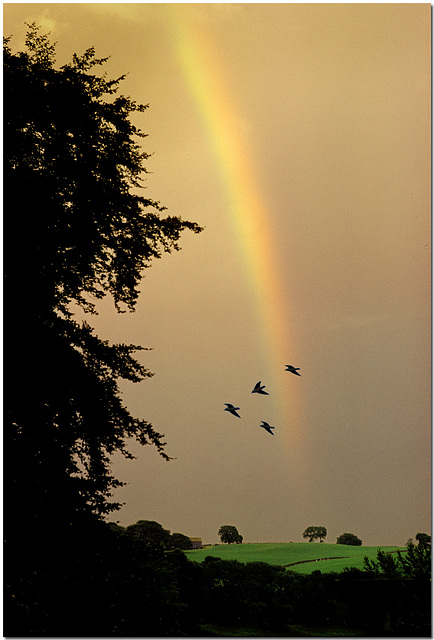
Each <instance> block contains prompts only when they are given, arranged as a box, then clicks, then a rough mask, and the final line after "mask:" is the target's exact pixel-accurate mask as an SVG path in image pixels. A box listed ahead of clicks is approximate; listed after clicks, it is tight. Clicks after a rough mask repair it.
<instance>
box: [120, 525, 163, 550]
mask: <svg viewBox="0 0 434 640" xmlns="http://www.w3.org/2000/svg"><path fill="white" fill-rule="evenodd" d="M125 533H126V534H127V535H129V536H132V537H133V538H134V539H135V540H136V541H137V542H139V543H140V544H143V545H145V546H147V547H151V548H153V549H168V548H169V547H170V540H171V536H170V531H169V530H168V529H163V527H162V526H161V524H159V523H158V522H154V521H153V520H139V521H138V522H136V523H135V524H130V525H129V526H128V527H126V529H125Z"/></svg>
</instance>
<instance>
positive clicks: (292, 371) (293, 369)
mask: <svg viewBox="0 0 434 640" xmlns="http://www.w3.org/2000/svg"><path fill="white" fill-rule="evenodd" d="M285 367H286V369H285V371H290V372H291V373H295V375H296V376H300V375H301V374H300V373H298V371H300V367H293V366H292V364H286V365H285Z"/></svg>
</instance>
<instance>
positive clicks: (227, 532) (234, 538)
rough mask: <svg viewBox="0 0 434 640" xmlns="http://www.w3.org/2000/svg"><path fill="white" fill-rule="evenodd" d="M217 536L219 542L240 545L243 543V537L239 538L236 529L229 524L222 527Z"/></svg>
mask: <svg viewBox="0 0 434 640" xmlns="http://www.w3.org/2000/svg"><path fill="white" fill-rule="evenodd" d="M218 535H219V536H220V540H221V541H222V542H226V543H227V544H231V543H232V542H236V543H237V544H241V543H242V541H243V536H241V535H240V534H239V533H238V529H237V528H236V527H234V526H233V525H231V524H224V525H222V526H221V527H220V529H219V532H218Z"/></svg>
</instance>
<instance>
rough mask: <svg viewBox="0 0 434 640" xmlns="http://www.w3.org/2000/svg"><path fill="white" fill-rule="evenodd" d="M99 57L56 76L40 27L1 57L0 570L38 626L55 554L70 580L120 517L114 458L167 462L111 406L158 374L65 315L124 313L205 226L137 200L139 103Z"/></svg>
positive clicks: (142, 425) (120, 409)
mask: <svg viewBox="0 0 434 640" xmlns="http://www.w3.org/2000/svg"><path fill="white" fill-rule="evenodd" d="M106 60H107V59H98V58H97V57H96V55H95V50H94V49H93V48H90V49H88V50H87V51H86V52H85V53H84V54H83V55H81V56H79V55H76V54H74V56H73V59H72V61H71V62H70V63H68V64H65V65H64V66H62V67H61V68H56V66H55V46H54V45H53V44H52V43H51V42H50V40H49V38H48V37H47V36H45V35H41V34H40V32H39V29H38V28H37V27H36V25H35V24H32V25H29V29H28V33H27V38H26V48H25V50H24V51H21V52H19V53H13V52H12V50H11V47H10V40H6V42H5V44H4V51H3V62H4V74H3V80H4V93H3V95H4V101H3V108H4V111H3V113H4V131H3V141H4V175H3V178H4V181H3V186H4V207H3V209H4V239H5V243H4V310H5V313H4V335H5V349H4V370H5V385H4V450H5V458H4V460H5V469H4V471H5V472H4V478H5V485H4V489H5V500H4V516H5V540H6V543H5V545H6V546H5V557H7V559H8V560H7V563H6V566H5V574H6V584H7V588H8V589H9V591H8V593H9V594H12V595H11V598H12V600H11V601H13V602H15V603H18V602H19V601H20V599H21V602H25V601H26V598H27V600H28V601H30V600H32V599H33V601H34V602H38V601H39V603H40V605H41V606H40V607H39V608H38V607H37V611H38V612H39V613H37V614H35V615H40V616H43V615H44V606H43V605H42V604H41V603H42V601H43V599H44V597H45V596H44V597H43V596H42V595H41V594H42V592H43V591H44V589H48V590H49V589H51V587H50V586H49V585H50V584H54V582H55V580H54V578H53V576H54V573H55V572H57V571H59V570H60V569H59V566H61V563H60V562H59V561H56V559H55V558H56V553H58V554H60V555H62V554H64V553H65V549H69V550H70V553H71V554H72V555H71V559H70V562H71V571H73V570H75V569H74V567H73V565H74V561H73V560H72V558H73V550H74V549H77V550H78V549H82V542H79V541H81V540H82V536H83V531H87V535H88V536H89V535H93V534H92V533H91V531H93V529H92V527H95V526H96V523H97V522H98V519H101V518H102V516H104V514H107V513H109V512H110V511H113V510H114V509H116V508H118V507H119V504H117V503H115V502H110V498H111V495H112V492H113V489H115V488H116V487H118V486H120V485H121V484H122V483H121V482H120V481H119V480H118V479H116V478H115V477H114V476H113V474H112V471H111V468H110V461H111V456H112V454H113V453H115V452H118V453H121V454H123V455H124V456H125V457H127V458H131V457H133V456H132V455H131V454H130V452H129V451H128V441H129V440H130V439H131V438H133V439H136V440H137V441H138V442H139V443H140V444H142V445H147V444H151V445H154V446H155V447H156V449H157V451H158V452H159V453H160V455H162V457H163V458H164V459H166V460H168V459H169V455H168V454H167V453H166V452H165V442H164V436H163V435H162V434H160V433H158V432H157V431H156V430H155V429H154V428H153V426H152V425H151V424H150V423H149V422H147V421H146V420H144V419H139V418H135V417H133V416H132V415H131V414H130V413H129V411H128V409H127V408H126V407H125V406H124V404H123V402H122V399H121V396H120V391H119V386H118V385H119V381H120V380H127V381H130V382H134V383H138V382H141V381H143V380H146V378H148V377H149V376H151V375H152V374H151V372H149V371H148V370H147V369H146V368H145V367H144V366H142V365H141V364H140V363H139V362H138V361H137V360H136V359H135V357H134V354H135V352H137V351H138V350H141V349H143V347H142V346H137V345H130V344H123V343H120V344H110V343H109V342H108V341H105V340H102V339H100V338H99V337H98V336H97V335H95V332H94V330H93V329H92V328H91V326H90V325H89V324H88V323H86V322H79V321H77V319H76V317H75V315H74V311H75V310H76V309H77V306H78V307H79V308H81V309H82V310H84V311H85V312H89V313H96V303H97V302H98V300H100V299H102V298H103V297H104V296H106V295H108V296H110V297H111V298H112V299H113V301H114V304H115V306H116V309H117V310H118V311H120V312H123V311H127V310H128V311H133V310H134V307H135V304H136V301H137V298H138V292H139V288H138V286H139V283H140V280H141V278H142V277H143V275H144V270H145V269H146V268H147V267H149V266H150V264H151V261H152V259H154V258H159V257H160V256H161V255H162V254H163V252H170V251H172V250H178V249H179V244H178V241H179V239H180V236H181V233H182V231H183V230H185V229H189V230H191V231H193V232H195V233H197V232H199V231H200V230H201V229H200V227H199V226H198V225H197V224H195V223H193V222H188V221H185V220H182V219H181V218H179V217H176V216H175V217H174V216H165V215H163V211H164V207H163V206H162V205H160V204H159V203H158V202H156V201H154V200H151V199H150V198H148V197H144V195H143V186H144V185H143V177H144V176H145V174H146V168H145V166H144V163H145V161H146V159H147V157H148V154H147V153H146V152H145V151H144V150H143V149H142V146H141V144H142V142H143V138H144V137H145V134H144V133H143V132H142V131H141V130H140V129H139V128H138V127H137V126H136V125H135V124H133V122H132V120H131V117H132V116H133V115H140V114H142V113H143V112H144V111H145V110H146V107H147V105H142V104H137V103H136V102H134V100H132V99H131V98H130V97H128V96H125V95H121V94H119V86H120V83H121V81H122V80H123V77H120V78H117V79H115V80H110V79H108V78H107V76H106V74H104V73H101V69H100V68H101V67H102V66H103V65H104V63H105V62H106ZM29 531H31V532H32V533H31V535H29V534H28V532H29ZM98 531H99V529H98ZM47 532H49V533H47ZM95 535H96V534H95ZM98 535H99V534H98ZM77 553H78V551H77ZM56 562H57V564H56ZM75 566H80V563H76V565H75ZM48 567H51V569H50V570H51V571H52V572H53V576H52V577H51V578H49V577H47V580H46V581H45V579H44V580H42V578H41V582H39V583H38V582H37V580H38V579H37V577H35V576H42V575H47V576H48V575H49V569H48ZM68 571H69V569H68ZM66 573H67V570H66V568H65V572H64V575H66ZM58 578H59V580H61V581H62V580H63V579H64V578H63V577H61V576H60V577H59V576H58ZM29 585H32V587H31V589H33V591H32V592H28V590H29V589H30V586H29ZM38 585H39V586H38ZM42 585H43V586H42ZM79 591H80V590H78V593H79ZM26 594H27V595H26ZM35 594H38V595H35ZM38 598H39V600H38ZM47 598H48V596H47ZM26 606H27V605H25V604H23V610H22V612H25V611H28V609H26ZM20 615H21V614H20ZM12 635H13V634H12Z"/></svg>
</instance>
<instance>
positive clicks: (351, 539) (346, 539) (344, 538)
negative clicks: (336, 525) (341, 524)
mask: <svg viewBox="0 0 434 640" xmlns="http://www.w3.org/2000/svg"><path fill="white" fill-rule="evenodd" d="M336 544H352V545H354V546H356V547H360V546H361V544H362V541H361V540H360V538H358V537H357V536H356V535H355V534H354V533H342V534H341V535H340V536H339V537H338V539H337V540H336Z"/></svg>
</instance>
